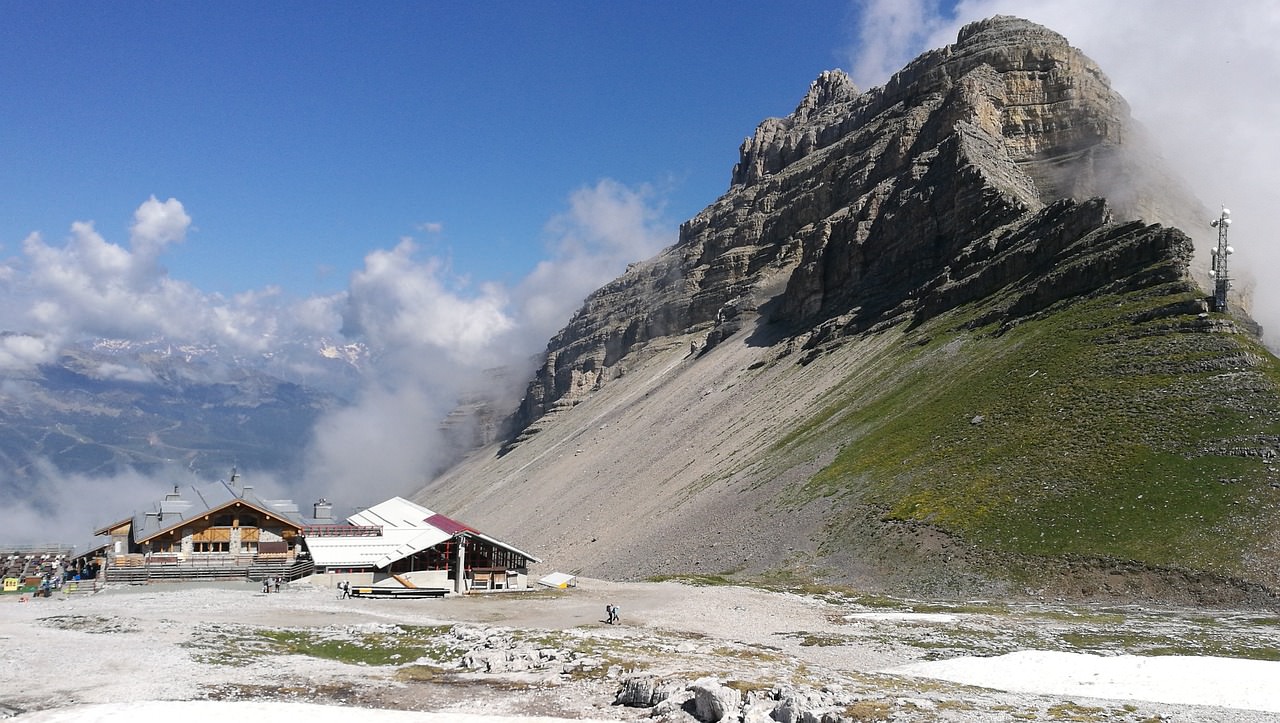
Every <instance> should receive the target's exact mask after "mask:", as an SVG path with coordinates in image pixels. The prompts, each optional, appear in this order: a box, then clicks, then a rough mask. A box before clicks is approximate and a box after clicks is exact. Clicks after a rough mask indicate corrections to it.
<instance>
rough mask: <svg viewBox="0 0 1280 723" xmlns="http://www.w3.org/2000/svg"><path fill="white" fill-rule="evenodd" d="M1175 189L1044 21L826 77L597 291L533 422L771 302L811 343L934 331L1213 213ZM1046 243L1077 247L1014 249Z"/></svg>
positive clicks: (540, 383) (716, 335)
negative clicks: (652, 251) (663, 236)
mask: <svg viewBox="0 0 1280 723" xmlns="http://www.w3.org/2000/svg"><path fill="white" fill-rule="evenodd" d="M1170 177H1172V174H1170V173H1168V172H1167V171H1166V170H1165V169H1164V168H1163V166H1162V164H1161V163H1159V161H1158V159H1157V158H1154V157H1153V156H1152V155H1151V154H1149V153H1147V152H1146V149H1145V147H1144V146H1143V145H1142V143H1141V136H1140V133H1138V132H1137V130H1136V127H1135V125H1134V124H1133V122H1132V120H1131V119H1130V116H1129V108H1128V105H1127V104H1126V103H1125V101H1124V99H1123V98H1121V97H1120V96H1119V95H1118V94H1117V93H1116V92H1115V91H1113V90H1112V89H1111V87H1110V84H1109V83H1108V81H1107V78H1106V76H1105V75H1103V73H1102V72H1101V70H1099V69H1098V67H1097V65H1096V64H1095V63H1093V61H1091V60H1089V59H1088V58H1087V57H1086V56H1084V54H1083V53H1081V52H1080V51H1079V50H1077V49H1075V48H1072V47H1071V46H1070V45H1069V44H1068V43H1067V41H1066V39H1065V38H1063V37H1062V36H1061V35H1059V34H1057V33H1055V32H1053V31H1051V30H1048V29H1046V28H1043V27H1041V26H1039V25H1036V24H1034V23H1031V22H1028V21H1025V20H1021V19H1018V18H1012V17H1006V16H998V17H995V18H991V19H989V20H985V21H982V22H978V23H972V24H970V25H967V26H966V27H965V28H964V29H963V30H962V31H961V33H960V34H959V36H958V39H957V42H956V43H954V44H952V45H950V46H947V47H945V48H941V49H938V50H933V51H929V52H927V53H925V54H923V55H921V56H920V57H919V58H917V59H915V60H914V61H912V62H911V63H910V64H908V65H907V66H906V67H905V68H903V69H902V70H901V71H899V72H898V73H896V74H895V75H894V76H893V77H892V78H891V79H890V81H889V82H888V83H887V84H886V85H884V86H883V87H879V88H874V89H872V90H870V91H868V92H865V93H859V92H858V91H857V89H856V88H855V87H854V85H853V83H852V81H850V80H849V78H848V76H847V75H845V74H844V73H843V72H841V71H838V70H836V71H825V72H823V73H822V74H820V75H819V76H818V77H817V78H816V79H815V80H814V81H813V82H812V83H811V84H810V87H809V89H808V91H807V92H806V93H805V95H804V97H803V99H802V100H801V102H800V104H799V105H798V106H797V107H796V109H795V111H794V112H792V113H791V114H790V115H788V116H786V117H783V118H769V119H766V120H765V121H763V122H761V123H760V125H759V127H758V128H757V129H756V131H755V133H754V134H753V135H752V137H750V138H748V139H747V140H746V141H744V143H743V144H742V147H741V149H740V160H739V162H738V164H737V165H736V166H735V168H734V170H733V174H732V184H731V186H730V188H729V191H728V192H727V193H726V194H725V195H724V196H722V197H721V198H720V199H719V200H718V201H716V202H715V203H714V204H712V205H711V206H709V207H708V208H707V209H705V210H704V211H702V212H701V213H699V214H698V215H697V216H695V217H694V218H693V219H691V220H689V221H688V222H686V223H685V224H684V225H683V226H682V228H681V233H680V240H679V242H678V243H677V244H676V245H675V246H674V247H672V248H671V249H669V250H668V251H667V252H664V253H663V254H662V255H660V256H659V257H657V258H655V259H652V260H650V261H647V262H644V263H639V264H635V265H633V267H632V268H631V269H630V270H629V271H628V272H627V274H625V275H624V276H623V277H621V278H619V279H618V280H616V281H614V282H612V283H610V284H608V285H606V286H605V287H603V288H602V289H600V290H599V291H597V292H596V293H594V294H593V295H592V296H591V297H589V298H588V300H587V302H586V304H585V305H584V306H583V308H582V309H581V310H580V311H579V312H578V314H577V315H575V317H574V318H573V319H572V320H571V321H570V323H569V324H568V326H566V327H565V329H564V330H562V331H561V332H560V334H559V335H557V337H556V338H555V339H553V340H552V342H551V344H550V345H549V347H548V354H547V361H546V363H545V365H544V367H543V369H542V370H541V371H540V372H539V374H538V376H537V378H536V379H535V380H534V381H533V382H532V384H531V385H530V387H529V391H528V393H527V395H526V399H525V402H524V405H523V408H522V411H521V413H520V415H519V416H520V419H519V421H518V423H517V427H523V426H527V424H528V423H529V422H531V421H533V420H534V419H537V418H538V417H540V416H542V415H543V414H545V413H547V412H548V411H550V410H552V409H554V408H556V407H557V406H559V405H561V404H564V403H570V404H571V403H572V402H573V400H576V399H579V398H581V396H582V395H584V394H589V393H591V392H592V391H593V390H597V389H599V388H601V386H602V385H604V384H605V383H607V382H608V380H609V379H610V378H612V377H613V376H616V375H617V374H620V373H622V372H623V370H624V369H625V368H626V366H627V365H628V363H629V362H628V358H629V356H631V355H634V354H636V353H643V350H644V349H645V348H646V347H647V346H648V345H649V344H650V343H651V342H653V341H655V340H657V339H660V338H664V337H671V336H679V335H687V334H696V335H699V337H700V340H699V341H698V342H697V343H698V344H701V345H703V346H702V348H704V349H705V348H707V347H709V346H714V345H715V344H716V343H718V342H719V341H720V340H722V339H724V338H726V337H727V336H729V335H732V334H733V333H736V331H737V330H738V329H739V328H741V325H742V324H743V323H745V320H746V319H748V318H749V316H750V313H751V312H754V311H755V310H756V309H757V308H758V307H759V306H760V305H761V304H764V303H765V302H770V303H769V311H768V312H767V313H768V318H769V320H771V321H773V322H775V323H778V324H784V325H787V326H788V327H789V328H790V329H791V332H790V333H791V334H792V335H794V336H795V337H796V338H798V339H801V343H802V344H810V345H811V344H814V343H817V341H816V340H820V339H830V338H833V336H836V337H838V336H845V335H850V334H856V333H859V332H861V331H864V330H867V329H872V328H877V327H878V326H880V325H884V324H896V323H901V322H903V321H910V320H912V319H914V320H915V322H916V323H918V322H919V321H920V320H922V319H923V318H924V316H925V315H929V314H937V313H941V312H942V311H945V310H946V309H948V308H950V307H951V306H953V305H955V304H958V303H964V302H965V301H967V300H971V299H973V298H976V297H977V296H980V295H982V294H987V293H992V292H994V291H996V290H998V289H1000V288H1002V287H1004V286H1005V285H1007V284H1009V283H1012V282H1013V281H1015V280H1016V279H1015V278H1013V277H1011V276H1010V274H1011V273H1013V272H1015V271H1016V272H1017V273H1019V274H1026V273H1030V272H1033V271H1035V270H1037V269H1040V270H1043V269H1046V268H1048V267H1049V266H1051V265H1053V264H1060V263H1064V260H1063V259H1062V258H1060V256H1059V254H1061V253H1064V252H1065V250H1066V249H1067V248H1076V247H1075V246H1073V244H1075V240H1076V239H1078V238H1080V237H1082V236H1086V235H1088V234H1091V233H1095V232H1096V233H1097V234H1099V238H1102V237H1106V236H1107V234H1108V233H1109V232H1108V231H1107V230H1106V229H1107V227H1108V226H1109V224H1112V223H1113V221H1127V220H1137V219H1140V218H1142V219H1146V220H1147V221H1152V220H1166V221H1167V220H1171V219H1174V220H1176V219H1177V218H1180V216H1179V213H1180V212H1185V211H1186V210H1187V209H1192V210H1193V211H1194V210H1195V209H1198V204H1196V203H1195V202H1194V201H1193V200H1191V199H1190V198H1189V196H1187V195H1186V194H1184V193H1181V192H1180V190H1179V189H1178V188H1176V187H1174V186H1173V185H1172V184H1171V183H1169V182H1168V181H1167V180H1166V179H1168V178H1170ZM1095 197H1105V198H1106V199H1107V202H1106V203H1105V204H1102V203H1092V202H1090V201H1089V200H1090V199H1093V198H1095ZM1064 200H1065V201H1066V203H1065V205H1063V203H1062V202H1063V201H1064ZM1042 211H1043V212H1044V213H1042ZM1197 218H1198V216H1197ZM1043 224H1065V226H1063V227H1061V228H1057V229H1056V230H1050V229H1048V228H1047V227H1044V226H1043ZM1015 226H1021V228H1020V229H1019V230H1013V229H1014V227H1015ZM1036 229H1039V230H1038V231H1037V230H1036ZM1037 233H1040V234H1041V235H1043V236H1045V237H1047V238H1054V239H1059V242H1055V243H1044V242H1036V243H1032V244H1031V245H1029V246H1022V247H1019V249H1007V248H1006V244H1008V243H1009V242H1010V240H1012V239H1029V238H1031V237H1033V236H1035V235H1036V234H1037ZM1151 238H1152V239H1154V238H1155V237H1154V236H1153V237H1151ZM1161 239H1163V240H1159V241H1153V242H1154V243H1157V244H1158V245H1160V246H1161V248H1165V249H1172V248H1173V247H1174V246H1178V247H1179V248H1181V246H1180V245H1179V244H1176V243H1174V244H1173V245H1170V243H1171V242H1170V241H1169V240H1168V239H1164V238H1163V237H1161ZM1076 250H1077V251H1079V250H1080V249H1078V248H1076ZM1006 252H1011V253H1012V254H1013V255H1012V256H1004V258H1005V259H1006V260H1005V262H1004V263H1005V264H1006V265H1005V267H1004V271H1003V272H993V270H992V268H991V266H990V264H994V263H997V261H998V260H999V259H1000V258H1001V257H1002V256H1001V255H1002V254H1005V253H1006ZM1175 255H1176V256H1177V257H1178V258H1182V256H1183V255H1184V254H1183V252H1182V251H1181V250H1179V251H1178V252H1177V253H1176V254H1175ZM1086 256H1087V255H1086ZM1014 258H1020V259H1021V261H1018V262H1016V263H1015V262H1013V261H1012V259H1014ZM1079 258H1085V256H1080V257H1079ZM1142 258H1150V256H1149V255H1143V256H1142ZM1113 261H1115V259H1113ZM1093 263H1102V261H1101V260H1099V259H1098V258H1095V260H1094V262H1093ZM1123 265H1124V264H1123V263H1121V266H1123ZM1118 269H1119V267H1113V268H1112V269H1111V270H1110V271H1108V272H1106V273H1109V274H1113V275H1114V274H1115V273H1116V272H1117V271H1118ZM1082 273H1084V272H1083V271H1082ZM1080 278H1081V279H1087V278H1088V277H1087V274H1085V276H1082V277H1080ZM1106 281H1107V279H1106V278H1104V277H1101V276H1100V277H1098V278H1095V279H1091V280H1087V281H1085V282H1081V283H1073V284H1071V285H1068V286H1064V287H1063V290H1062V291H1061V292H1060V293H1079V292H1082V291H1085V290H1086V287H1087V286H1089V285H1090V284H1102V283H1106ZM1068 289H1069V291H1068ZM1037 293H1038V294H1039V295H1040V297H1042V298H1046V299H1047V298H1049V297H1054V296H1056V298H1061V296H1060V294H1054V293H1048V292H1046V291H1045V290H1044V289H1042V290H1041V291H1040V292H1037ZM805 340H807V341H805Z"/></svg>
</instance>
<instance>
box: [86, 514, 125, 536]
mask: <svg viewBox="0 0 1280 723" xmlns="http://www.w3.org/2000/svg"><path fill="white" fill-rule="evenodd" d="M131 522H133V516H129V517H125V518H124V519H120V520H116V521H115V522H112V523H111V524H109V525H105V526H103V527H100V528H98V529H96V530H94V531H93V536H94V537H101V536H102V535H110V534H111V533H112V532H113V531H114V530H118V529H120V528H121V527H123V526H125V525H127V524H129V523H131Z"/></svg>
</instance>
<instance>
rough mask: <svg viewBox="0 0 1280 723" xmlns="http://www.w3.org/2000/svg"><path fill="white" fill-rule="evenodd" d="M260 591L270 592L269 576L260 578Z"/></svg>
mask: <svg viewBox="0 0 1280 723" xmlns="http://www.w3.org/2000/svg"><path fill="white" fill-rule="evenodd" d="M262 591H263V592H271V578H267V577H264V578H262Z"/></svg>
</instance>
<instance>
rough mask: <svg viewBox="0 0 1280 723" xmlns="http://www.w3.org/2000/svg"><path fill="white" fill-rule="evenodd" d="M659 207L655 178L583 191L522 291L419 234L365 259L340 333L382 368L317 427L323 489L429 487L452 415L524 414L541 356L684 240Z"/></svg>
mask: <svg viewBox="0 0 1280 723" xmlns="http://www.w3.org/2000/svg"><path fill="white" fill-rule="evenodd" d="M661 208H662V207H661V203H660V200H659V199H658V197H657V195H656V194H655V193H654V192H653V191H652V189H649V188H647V187H640V188H630V187H627V186H624V185H622V184H620V183H617V182H615V181H612V180H602V181H600V182H598V183H596V184H595V185H594V186H590V187H584V188H580V189H578V190H575V191H574V192H573V193H571V194H570V196H569V199H568V208H567V209H566V210H565V211H564V212H563V213H560V214H557V215H556V216H555V217H553V218H552V219H551V220H550V221H549V222H548V224H547V226H546V228H545V229H544V233H545V235H546V238H547V249H548V254H547V259H546V260H544V261H542V262H541V263H539V264H538V265H537V266H536V267H535V268H534V270H533V271H532V272H531V273H530V274H529V275H528V276H527V277H526V278H525V279H524V280H523V281H521V282H520V283H519V284H518V285H517V286H516V287H515V288H513V289H507V288H506V287H504V286H501V285H499V284H494V283H479V284H472V283H469V282H468V281H467V280H465V279H460V278H457V277H455V276H453V275H452V274H451V273H450V271H449V267H448V264H447V263H446V262H445V261H443V260H442V259H439V258H434V257H428V258H419V254H420V249H419V247H418V245H417V244H416V243H415V242H414V241H413V240H412V239H401V241H400V243H398V244H397V245H396V246H395V247H394V248H392V249H389V250H376V251H373V252H371V253H369V254H368V255H366V257H365V262H364V267H363V268H362V269H360V270H359V271H357V272H356V273H354V274H353V275H352V277H351V283H350V285H349V288H348V292H347V296H346V300H345V307H344V309H343V327H342V328H343V333H344V335H345V336H347V337H348V338H350V339H358V340H360V341H361V342H363V343H365V344H367V345H368V347H369V349H370V350H371V351H372V352H373V354H372V359H371V361H370V364H371V366H370V368H369V370H368V371H367V373H366V374H365V376H364V382H363V385H362V388H361V391H360V394H359V396H358V398H357V400H356V403H355V404H353V405H351V406H349V407H346V408H344V409H341V410H338V411H336V412H334V413H333V414H331V415H328V416H327V417H326V418H325V419H323V420H322V421H321V422H320V424H318V425H317V427H316V430H315V437H314V440H313V444H312V449H311V450H310V453H309V454H308V455H307V458H308V459H309V460H311V463H312V464H311V467H310V469H309V470H308V472H307V475H306V476H307V478H308V479H309V480H310V481H311V483H312V484H314V485H315V488H314V490H315V493H316V494H321V495H324V496H327V497H330V498H333V499H348V498H350V495H351V494H352V493H353V492H354V491H356V490H358V491H359V493H360V494H361V495H362V496H363V497H368V498H369V499H366V500H365V501H364V502H365V503H366V504H371V503H373V502H376V501H378V500H377V498H379V497H385V496H388V495H390V494H406V493H408V492H411V491H412V490H413V489H415V488H416V487H417V486H419V485H421V484H422V483H424V482H426V481H427V479H428V478H429V476H430V475H431V474H433V473H435V472H436V471H438V469H439V465H440V464H441V463H442V462H444V461H447V460H448V459H450V455H451V454H452V452H454V451H456V450H454V449H452V448H451V443H452V442H451V441H450V439H449V435H448V433H447V431H446V430H445V429H444V428H443V427H442V422H443V421H444V419H445V417H446V416H447V415H449V413H450V412H451V411H453V410H454V409H455V408H456V407H457V406H458V405H459V404H460V403H463V402H476V401H478V400H479V401H484V402H487V403H490V404H493V405H495V410H494V411H495V413H498V414H505V413H507V412H509V411H510V410H511V409H513V408H514V405H515V404H516V403H517V402H518V401H519V395H520V394H521V393H522V392H523V391H524V390H523V384H524V382H525V381H526V380H527V379H528V375H529V372H531V371H532V367H533V363H534V360H535V359H536V356H537V354H538V353H539V352H541V351H542V350H543V349H544V348H545V345H546V343H547V340H548V339H549V338H550V336H551V335H552V333H554V332H555V330H556V329H558V328H559V327H560V326H562V325H563V324H564V323H565V322H566V321H567V320H568V319H569V317H570V316H571V315H572V313H573V312H574V311H575V310H576V308H577V307H578V306H579V305H581V303H582V301H583V299H584V298H585V297H586V295H587V294H588V293H590V292H591V291H592V290H594V289H596V288H598V287H599V286H601V285H603V284H604V283H606V282H607V281H609V280H611V279H613V278H615V277H616V276H618V275H619V274H621V273H622V272H623V271H624V270H625V269H626V266H627V264H629V263H631V262H633V261H637V260H640V259H643V258H646V257H648V256H651V255H652V254H654V253H655V252H657V251H658V250H659V249H661V248H662V247H663V246H666V245H668V244H670V243H671V242H673V241H674V240H675V230H674V224H671V223H669V222H666V221H664V219H663V217H662V212H661ZM424 230H425V231H427V232H428V233H430V232H431V231H430V230H429V229H424ZM498 370H505V372H506V373H502V374H497V375H495V372H496V371H498Z"/></svg>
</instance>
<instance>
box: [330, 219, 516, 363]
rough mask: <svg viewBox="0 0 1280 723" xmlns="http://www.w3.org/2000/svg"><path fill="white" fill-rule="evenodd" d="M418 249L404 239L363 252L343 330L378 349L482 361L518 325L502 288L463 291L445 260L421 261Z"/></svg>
mask: <svg viewBox="0 0 1280 723" xmlns="http://www.w3.org/2000/svg"><path fill="white" fill-rule="evenodd" d="M416 251H417V246H416V245H415V244H414V243H413V241H411V240H402V241H401V242H400V243H399V244H397V245H396V247H395V248H394V249H392V250H390V251H386V250H378V251H373V252H371V253H369V254H368V255H367V256H365V266H364V268H363V269H362V270H360V271H357V272H356V273H355V274H353V275H352V277H351V284H350V290H349V292H348V297H347V309H346V313H345V316H344V321H345V324H344V330H345V331H346V332H347V333H348V334H358V335H359V336H360V337H361V338H363V339H364V340H366V341H367V342H369V344H370V345H371V346H373V347H375V348H378V349H391V350H412V351H414V352H415V353H419V354H421V353H428V354H440V355H443V356H445V357H448V358H449V359H451V360H453V361H455V362H462V363H483V357H484V356H485V355H486V354H487V353H488V352H489V349H490V345H491V343H492V341H493V339H494V337H495V336H497V335H498V334H501V333H503V332H505V331H507V330H508V329H510V328H511V326H512V324H513V323H514V322H513V321H512V319H511V318H510V317H509V316H508V315H507V314H506V312H505V311H504V308H505V306H506V302H507V299H506V296H505V294H504V292H503V290H502V288H501V287H499V286H497V285H494V284H485V285H481V286H479V287H478V288H477V290H476V292H475V293H474V294H472V295H469V296H468V295H465V294H464V293H463V291H464V290H462V289H455V288H452V287H451V286H450V283H449V280H448V279H447V278H445V265H444V263H443V262H442V261H440V260H439V259H435V258H431V259H427V260H425V261H422V262H419V261H417V260H415V258H414V253H415V252H416Z"/></svg>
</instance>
